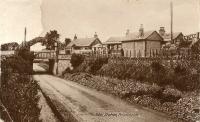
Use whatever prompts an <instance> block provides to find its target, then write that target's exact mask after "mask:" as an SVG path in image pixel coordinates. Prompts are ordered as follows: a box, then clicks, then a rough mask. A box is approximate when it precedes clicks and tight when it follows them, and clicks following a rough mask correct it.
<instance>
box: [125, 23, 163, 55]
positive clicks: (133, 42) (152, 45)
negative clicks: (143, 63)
mask: <svg viewBox="0 0 200 122" xmlns="http://www.w3.org/2000/svg"><path fill="white" fill-rule="evenodd" d="M162 41H163V38H162V37H161V36H160V34H159V33H158V32H157V31H144V28H143V27H142V25H141V27H140V29H139V32H135V33H127V34H126V38H125V39H124V40H123V41H122V49H123V51H124V56H125V57H150V56H153V55H155V54H158V53H159V51H160V49H161V43H162Z"/></svg>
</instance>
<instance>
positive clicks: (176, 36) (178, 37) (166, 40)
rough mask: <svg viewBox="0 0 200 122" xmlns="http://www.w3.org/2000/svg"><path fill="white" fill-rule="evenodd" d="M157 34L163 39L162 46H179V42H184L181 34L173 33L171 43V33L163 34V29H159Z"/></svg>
mask: <svg viewBox="0 0 200 122" xmlns="http://www.w3.org/2000/svg"><path fill="white" fill-rule="evenodd" d="M159 34H160V35H161V36H162V37H163V39H164V40H163V44H169V43H170V44H176V45H179V44H180V42H182V41H184V36H183V33H182V32H174V33H173V40H172V41H171V33H166V32H165V27H160V30H159Z"/></svg>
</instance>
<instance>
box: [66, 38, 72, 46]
mask: <svg viewBox="0 0 200 122" xmlns="http://www.w3.org/2000/svg"><path fill="white" fill-rule="evenodd" d="M70 42H71V39H70V38H65V45H66V46H67V45H68V44H69V43H70Z"/></svg>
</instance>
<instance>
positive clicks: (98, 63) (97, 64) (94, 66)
mask: <svg viewBox="0 0 200 122" xmlns="http://www.w3.org/2000/svg"><path fill="white" fill-rule="evenodd" d="M107 63H108V58H107V57H97V58H96V59H95V60H94V62H93V63H91V64H90V73H92V74H96V72H97V71H98V70H99V69H100V68H101V67H102V66H103V64H107Z"/></svg>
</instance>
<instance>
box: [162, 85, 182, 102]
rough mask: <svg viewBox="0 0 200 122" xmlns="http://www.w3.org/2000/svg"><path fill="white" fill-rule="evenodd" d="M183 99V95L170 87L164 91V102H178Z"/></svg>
mask: <svg viewBox="0 0 200 122" xmlns="http://www.w3.org/2000/svg"><path fill="white" fill-rule="evenodd" d="M181 97H182V93H181V92H180V91H179V90H177V89H173V88H170V87H166V88H165V90H164V91H163V99H162V100H163V102H176V101H177V100H179V99H180V98H181Z"/></svg>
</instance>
